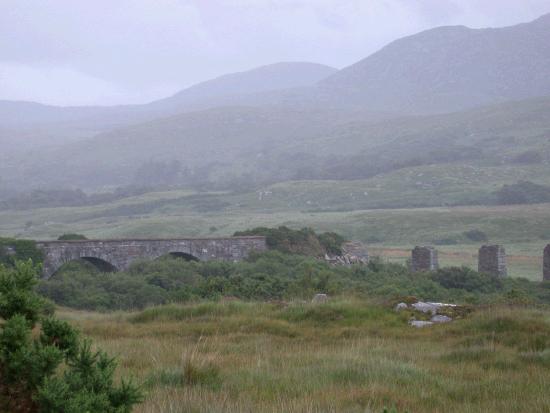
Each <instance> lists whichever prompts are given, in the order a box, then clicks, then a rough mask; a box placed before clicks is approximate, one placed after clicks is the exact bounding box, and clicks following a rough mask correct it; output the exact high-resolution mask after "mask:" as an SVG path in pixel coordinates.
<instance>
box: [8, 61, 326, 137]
mask: <svg viewBox="0 0 550 413" xmlns="http://www.w3.org/2000/svg"><path fill="white" fill-rule="evenodd" d="M334 72H336V69H334V68H331V67H329V66H325V65H320V64H316V63H307V62H281V63H275V64H271V65H266V66H262V67H259V68H255V69H252V70H248V71H244V72H239V73H232V74H227V75H224V76H221V77H219V78H216V79H212V80H209V81H206V82H202V83H199V84H196V85H194V86H191V87H189V88H187V89H184V90H182V91H180V92H178V93H177V94H175V95H174V96H171V97H169V98H166V99H161V100H158V101H155V102H151V103H149V104H143V105H120V106H105V107H102V106H89V107H86V106H73V107H61V106H51V105H43V104H39V103H34V102H14V101H2V100H0V126H3V127H8V128H24V129H25V130H29V129H32V128H34V129H32V130H33V131H35V130H36V129H39V128H41V127H48V128H50V129H55V130H59V131H60V133H64V132H65V131H66V130H70V131H72V132H73V133H78V132H79V130H95V132H96V133H97V132H102V131H104V130H106V129H109V128H115V127H120V126H124V125H128V124H131V123H139V122H144V121H147V120H152V119H154V118H157V117H166V116H170V115H174V114H177V113H178V112H186V111H190V110H197V109H207V108H214V107H217V106H226V105H228V104H229V103H232V102H235V101H237V102H238V101H239V99H241V100H244V99H246V95H252V94H257V93H261V92H268V91H274V90H283V89H289V88H300V87H306V86H311V85H313V84H315V83H316V82H317V81H319V80H321V79H323V78H325V77H327V76H329V75H330V74H332V73H334Z"/></svg>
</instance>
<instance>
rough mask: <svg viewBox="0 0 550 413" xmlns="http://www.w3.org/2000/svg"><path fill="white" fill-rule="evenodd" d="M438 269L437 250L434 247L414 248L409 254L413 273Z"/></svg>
mask: <svg viewBox="0 0 550 413" xmlns="http://www.w3.org/2000/svg"><path fill="white" fill-rule="evenodd" d="M438 268H439V260H438V257H437V250H436V249H435V248H434V247H414V249H413V250H412V254H411V270H412V271H413V272H422V271H435V270H437V269H438Z"/></svg>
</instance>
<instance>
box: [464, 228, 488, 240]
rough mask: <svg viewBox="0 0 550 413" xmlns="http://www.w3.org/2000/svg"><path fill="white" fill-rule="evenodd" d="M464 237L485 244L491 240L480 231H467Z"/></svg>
mask: <svg viewBox="0 0 550 413" xmlns="http://www.w3.org/2000/svg"><path fill="white" fill-rule="evenodd" d="M464 236H465V237H466V238H468V239H469V240H470V241H477V242H485V241H488V240H489V237H488V236H487V234H486V233H485V232H483V231H480V230H479V229H472V230H470V231H466V232H465V233H464Z"/></svg>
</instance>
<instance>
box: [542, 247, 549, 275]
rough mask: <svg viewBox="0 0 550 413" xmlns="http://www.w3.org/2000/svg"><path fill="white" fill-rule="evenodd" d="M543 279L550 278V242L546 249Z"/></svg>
mask: <svg viewBox="0 0 550 413" xmlns="http://www.w3.org/2000/svg"><path fill="white" fill-rule="evenodd" d="M543 261H544V263H543V275H542V279H543V280H550V244H548V245H547V246H546V248H545V249H544V260H543Z"/></svg>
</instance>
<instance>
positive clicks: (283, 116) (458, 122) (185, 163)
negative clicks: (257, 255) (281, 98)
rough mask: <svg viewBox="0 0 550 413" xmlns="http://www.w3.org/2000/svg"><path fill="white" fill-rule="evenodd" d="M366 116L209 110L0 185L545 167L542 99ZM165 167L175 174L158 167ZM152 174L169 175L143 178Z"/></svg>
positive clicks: (7, 167) (35, 164)
mask: <svg viewBox="0 0 550 413" xmlns="http://www.w3.org/2000/svg"><path fill="white" fill-rule="evenodd" d="M367 116H368V115H367V114H366V113H363V112H358V113H355V114H353V115H351V114H350V113H346V112H338V111H313V110H311V111H298V110H289V109H285V108H274V107H270V108H263V109H261V108H247V107H242V108H220V109H211V110H206V111H200V112H194V113H189V114H182V115H178V116H175V117H170V118H166V119H162V120H156V121H152V122H147V123H144V124H140V125H134V126H131V127H128V128H123V129H118V130H115V131H112V132H108V133H105V134H102V135H98V136H97V137H95V138H93V139H89V140H86V141H84V142H78V143H73V144H70V145H63V146H59V147H57V148H51V149H48V150H37V151H34V152H31V153H29V154H27V155H26V156H25V157H24V158H13V159H9V160H7V161H6V163H4V164H3V165H2V168H1V169H0V176H4V177H5V180H6V181H10V182H18V185H28V184H29V183H32V185H33V186H35V187H36V186H41V187H50V188H51V187H70V186H76V187H82V188H87V189H97V188H99V187H102V186H116V185H128V184H144V183H147V184H154V185H163V184H165V185H166V184H169V185H186V184H189V183H190V182H194V183H203V184H208V183H210V184H212V183H214V184H215V183H217V184H219V185H222V186H223V187H231V185H233V184H234V183H235V182H238V181H240V180H243V179H245V180H247V181H248V183H249V184H254V185H257V184H262V183H270V182H282V181H286V180H301V179H321V180H323V179H342V180H348V179H364V178H368V177H372V176H375V175H379V174H384V173H389V172H392V171H394V170H399V169H402V168H408V167H414V166H419V165H430V164H441V165H446V164H455V163H460V164H470V165H480V166H498V165H504V164H508V165H512V166H513V165H514V164H525V163H528V164H529V163H532V164H548V163H549V162H550V139H549V137H550V98H540V99H531V100H525V101H517V102H511V103H505V104H499V105H493V106H488V107H484V108H481V109H475V110H469V111H464V112H457V113H453V114H445V115H431V116H415V117H405V118H398V119H391V120H384V119H377V118H376V117H371V118H370V119H369V118H368V117H367ZM174 161H177V162H178V170H176V171H172V170H171V169H170V168H171V167H168V166H166V165H169V164H171V163H172V162H174ZM151 162H153V164H151ZM155 163H156V164H155ZM159 163H160V164H161V166H159ZM162 164H165V166H162ZM159 168H161V169H162V168H165V169H167V170H171V171H172V172H162V173H160V175H159V176H158V177H156V178H155V179H152V178H151V179H150V178H149V177H147V174H150V173H151V171H153V170H155V169H159ZM144 173H145V176H146V178H144ZM139 177H141V178H139ZM140 179H142V180H140Z"/></svg>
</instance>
